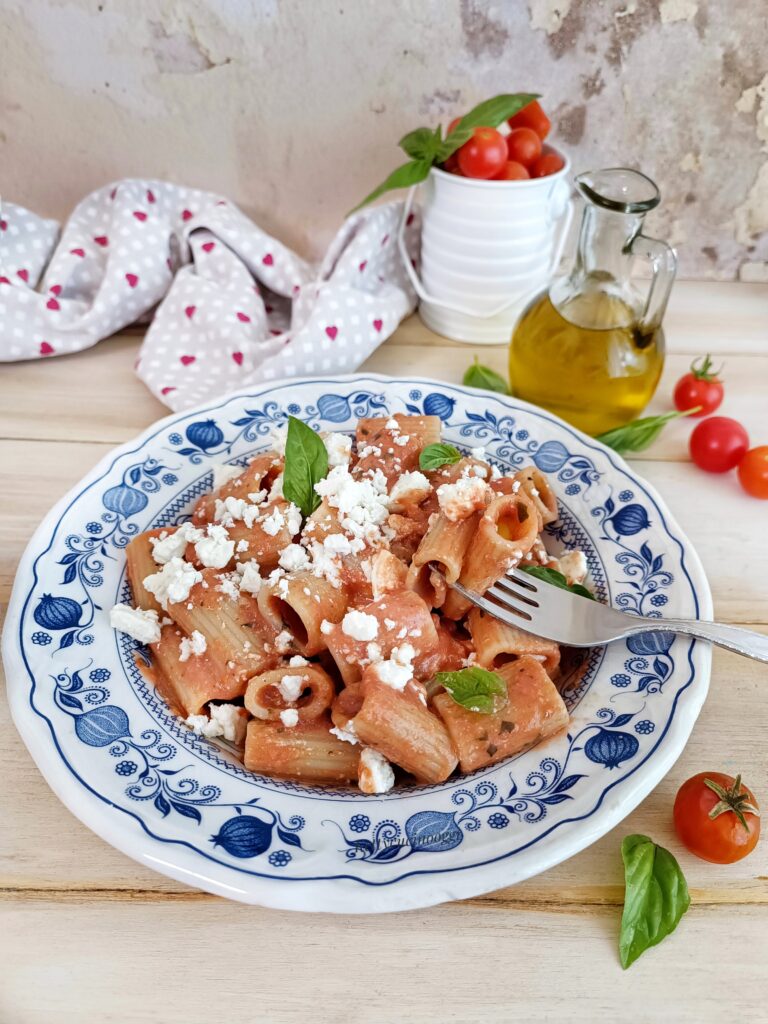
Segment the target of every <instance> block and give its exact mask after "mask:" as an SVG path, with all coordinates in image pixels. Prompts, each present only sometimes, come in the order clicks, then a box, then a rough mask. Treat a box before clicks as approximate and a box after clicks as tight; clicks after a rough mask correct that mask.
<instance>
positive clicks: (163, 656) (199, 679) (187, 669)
mask: <svg viewBox="0 0 768 1024" xmlns="http://www.w3.org/2000/svg"><path fill="white" fill-rule="evenodd" d="M183 639H184V634H183V633H182V632H181V630H179V629H177V628H176V627H175V626H163V628H162V630H161V631H160V639H159V640H158V641H157V643H154V644H151V645H150V646H151V648H152V653H153V654H154V656H155V664H156V667H157V670H158V673H157V676H156V679H157V683H156V685H157V690H158V692H159V693H160V695H161V696H162V697H164V698H165V700H166V701H167V702H168V704H170V705H171V706H172V707H174V708H179V709H180V710H181V711H182V713H183V715H184V717H185V718H186V717H187V716H188V715H199V714H200V713H201V712H202V710H203V708H204V707H205V705H206V704H207V703H208V701H211V700H226V701H231V700H233V699H234V698H235V697H241V696H242V695H243V693H244V692H245V681H244V680H243V679H242V678H241V677H240V676H238V674H237V673H236V672H233V671H230V670H228V669H227V668H226V667H225V668H224V671H221V670H220V666H218V665H217V664H216V663H215V662H214V661H213V660H212V659H211V658H210V657H209V655H208V652H207V651H206V652H204V653H203V654H196V655H194V656H193V657H191V658H187V659H186V660H185V661H182V660H181V641H182V640H183Z"/></svg>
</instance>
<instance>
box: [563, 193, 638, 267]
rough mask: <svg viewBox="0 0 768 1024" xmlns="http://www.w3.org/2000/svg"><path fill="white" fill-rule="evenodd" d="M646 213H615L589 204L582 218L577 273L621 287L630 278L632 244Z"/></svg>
mask: <svg viewBox="0 0 768 1024" xmlns="http://www.w3.org/2000/svg"><path fill="white" fill-rule="evenodd" d="M643 217H644V215H643V214H631V213H615V212H614V211H612V210H604V209H601V208H600V207H599V206H595V205H594V204H592V203H588V204H587V206H586V207H585V209H584V215H583V217H582V219H581V231H580V233H579V245H578V253H577V257H576V265H575V267H574V275H575V276H576V277H580V278H585V277H595V278H598V279H599V280H603V281H605V282H606V283H608V282H610V281H611V280H613V281H615V282H616V284H617V285H619V286H620V287H621V286H622V285H624V284H625V283H626V282H628V280H629V276H630V271H631V266H632V255H631V253H630V245H631V244H632V240H633V239H634V237H635V235H637V234H638V233H639V232H640V229H641V228H642V226H643Z"/></svg>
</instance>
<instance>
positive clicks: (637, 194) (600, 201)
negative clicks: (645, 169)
mask: <svg viewBox="0 0 768 1024" xmlns="http://www.w3.org/2000/svg"><path fill="white" fill-rule="evenodd" d="M576 187H577V188H578V190H579V192H580V193H581V194H582V195H583V196H584V198H585V199H587V200H588V201H589V202H590V203H594V204H595V206H598V207H601V208H602V209H604V210H611V211H612V212H613V213H634V214H637V213H640V214H642V213H647V212H648V211H649V210H653V209H654V207H656V206H658V205H659V202H660V201H661V193H660V192H659V189H658V186H657V185H656V182H655V181H652V180H651V179H650V178H649V177H648V176H647V175H646V174H643V173H642V172H640V171H635V170H633V169H632V168H631V167H606V168H604V169H603V170H599V171H586V172H585V173H584V174H580V175H579V176H578V177H577V178H576Z"/></svg>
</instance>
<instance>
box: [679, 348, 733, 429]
mask: <svg viewBox="0 0 768 1024" xmlns="http://www.w3.org/2000/svg"><path fill="white" fill-rule="evenodd" d="M719 372H720V371H719V370H717V371H715V372H714V373H713V372H712V360H711V359H710V357H709V355H706V356H704V358H703V359H699V360H694V361H693V362H692V363H691V370H690V373H686V375H685V376H684V377H681V378H680V380H679V381H678V382H677V384H676V385H675V391H674V395H673V399H674V402H675V407H676V408H677V409H679V410H680V412H687V411H688V410H689V409H695V408H696V406H697V405H698V406H701V409H700V410H699V412H694V413H691V415H692V416H697V417H698V416H709V414H710V413H713V412H714V411H715V409H717V407H718V406H719V405H720V403H721V402H722V400H723V382H722V381H721V380H720V378H719V376H718V374H719Z"/></svg>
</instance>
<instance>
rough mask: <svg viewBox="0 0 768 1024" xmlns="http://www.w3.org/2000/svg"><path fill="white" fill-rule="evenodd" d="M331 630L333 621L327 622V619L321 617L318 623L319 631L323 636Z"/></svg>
mask: <svg viewBox="0 0 768 1024" xmlns="http://www.w3.org/2000/svg"><path fill="white" fill-rule="evenodd" d="M332 631H333V623H332V622H329V621H328V619H323V621H322V622H321V623H320V632H321V633H322V634H323V636H328V634H329V633H331V632H332Z"/></svg>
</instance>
